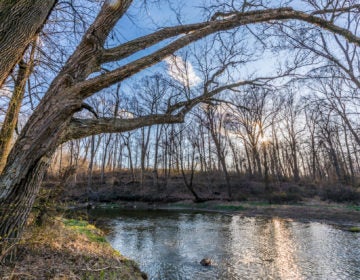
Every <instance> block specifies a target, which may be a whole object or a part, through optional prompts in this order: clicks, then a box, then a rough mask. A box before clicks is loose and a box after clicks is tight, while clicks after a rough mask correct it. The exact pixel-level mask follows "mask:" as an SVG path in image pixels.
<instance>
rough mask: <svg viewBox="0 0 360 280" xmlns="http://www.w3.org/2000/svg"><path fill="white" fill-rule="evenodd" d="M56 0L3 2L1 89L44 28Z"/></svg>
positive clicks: (0, 21)
mask: <svg viewBox="0 0 360 280" xmlns="http://www.w3.org/2000/svg"><path fill="white" fill-rule="evenodd" d="M56 2H57V1H56V0H42V1H38V0H17V1H0V11H1V12H0V34H1V36H0V50H1V56H0V65H1V67H0V88H1V87H2V85H3V83H4V82H5V80H6V78H7V77H8V76H9V74H10V72H11V71H12V69H13V68H14V66H15V65H16V64H17V63H18V62H19V61H20V59H21V57H22V55H23V53H24V51H25V49H26V48H27V46H28V45H29V44H30V42H31V41H32V40H33V39H34V37H35V36H36V34H37V33H38V32H39V31H40V30H41V27H42V25H43V24H44V22H45V21H46V19H47V17H48V16H49V14H50V11H51V10H52V8H53V7H54V5H55V3H56Z"/></svg>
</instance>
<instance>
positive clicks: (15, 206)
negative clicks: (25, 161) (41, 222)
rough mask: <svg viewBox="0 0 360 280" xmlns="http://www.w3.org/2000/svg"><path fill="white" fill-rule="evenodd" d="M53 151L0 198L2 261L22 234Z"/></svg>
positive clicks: (0, 248) (0, 251)
mask: <svg viewBox="0 0 360 280" xmlns="http://www.w3.org/2000/svg"><path fill="white" fill-rule="evenodd" d="M53 152H54V150H52V151H50V152H49V153H48V155H49V156H47V157H42V158H41V159H39V160H38V161H37V162H36V163H35V164H34V166H32V167H31V168H29V171H28V173H27V174H24V176H23V177H22V179H21V180H17V182H16V183H15V184H13V185H12V188H11V191H10V193H9V194H8V195H7V197H5V198H3V199H1V200H0V205H1V208H0V261H1V260H2V258H3V257H5V256H6V255H7V254H8V253H9V250H11V248H12V247H13V245H14V244H16V243H17V241H18V239H19V237H20V236H21V233H22V230H23V227H24V224H25V222H26V220H27V217H28V215H29V213H30V211H31V208H32V206H33V204H34V200H35V198H36V196H37V193H38V191H39V189H40V185H41V184H40V183H41V181H42V179H43V177H44V174H45V171H46V169H47V167H48V164H49V162H50V158H51V157H50V155H51V154H52V153H53ZM18 164H21V163H18Z"/></svg>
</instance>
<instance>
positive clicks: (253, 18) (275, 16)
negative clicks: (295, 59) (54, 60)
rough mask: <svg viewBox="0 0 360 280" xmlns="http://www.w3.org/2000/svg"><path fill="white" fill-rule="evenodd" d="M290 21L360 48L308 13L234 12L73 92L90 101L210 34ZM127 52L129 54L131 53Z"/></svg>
mask: <svg viewBox="0 0 360 280" xmlns="http://www.w3.org/2000/svg"><path fill="white" fill-rule="evenodd" d="M286 19H297V20H301V21H305V22H308V23H310V24H313V25H317V26H319V27H321V28H323V29H326V30H328V31H331V32H333V33H335V34H338V35H341V36H343V37H344V38H346V39H347V40H348V41H349V42H352V43H355V44H357V45H359V46H360V38H359V37H357V36H356V35H355V34H353V33H351V32H350V31H349V30H347V29H345V28H342V27H339V26H337V25H335V24H333V23H331V22H329V21H326V20H324V19H321V18H319V17H316V16H313V15H309V14H306V13H304V12H300V11H295V10H293V9H292V8H279V9H268V10H263V11H252V12H246V13H240V12H234V14H233V16H231V17H227V18H225V19H224V20H215V21H209V22H207V24H204V26H205V27H203V28H200V29H197V30H194V31H192V32H190V33H188V34H187V35H184V36H182V37H181V38H179V39H177V40H175V41H174V42H172V43H170V44H168V45H167V46H165V47H164V48H161V49H159V50H157V51H155V52H154V53H152V54H150V55H147V56H145V57H142V58H140V59H138V60H136V61H133V62H131V63H129V64H127V65H124V66H122V67H120V68H117V69H115V70H113V71H110V72H108V73H105V74H102V75H100V76H98V77H95V78H92V79H90V80H86V81H83V82H80V83H77V84H76V85H75V86H74V87H73V90H74V92H76V93H78V94H80V96H81V97H82V98H86V97H88V96H90V95H92V94H94V93H96V92H98V91H99V90H101V89H103V88H106V87H108V86H110V85H112V84H114V83H117V82H120V81H122V80H124V79H126V78H128V77H130V76H132V75H134V74H136V73H138V72H139V71H141V70H143V69H145V68H147V67H150V66H152V65H154V64H156V63H158V62H160V61H161V60H163V59H164V58H165V57H167V56H169V55H171V54H173V53H174V52H175V51H177V50H179V49H180V48H182V47H184V46H187V45H188V44H190V43H192V42H195V41H197V40H199V39H201V38H204V37H206V36H208V35H210V34H213V33H215V32H218V31H224V30H229V29H232V28H235V27H239V26H243V25H248V24H254V23H261V22H269V21H271V20H286ZM178 28H181V27H178ZM175 30H176V28H175V27H174V28H172V29H171V32H170V33H168V32H163V33H161V31H158V32H160V34H162V36H164V37H163V38H160V37H157V36H155V37H153V36H151V35H148V37H147V38H148V40H149V41H150V44H153V43H154V42H155V41H161V39H162V40H163V39H166V38H168V37H166V36H171V35H172V34H176V31H175ZM182 32H183V30H182ZM158 34H159V33H158ZM169 34H171V35H169ZM154 40H155V41H154ZM151 42H152V43H151ZM145 45H146V43H145V42H144V43H143V45H142V46H145ZM120 49H121V47H119V48H118V49H117V52H115V53H116V55H115V54H114V53H113V55H112V57H113V58H115V57H116V56H120V55H121V54H120ZM135 50H136V49H135ZM126 52H127V53H128V52H129V50H128V51H126ZM108 57H109V56H108Z"/></svg>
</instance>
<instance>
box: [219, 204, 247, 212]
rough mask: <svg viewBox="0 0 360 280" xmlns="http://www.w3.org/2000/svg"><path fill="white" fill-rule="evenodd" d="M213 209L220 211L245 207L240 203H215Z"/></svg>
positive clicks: (239, 209) (240, 209) (237, 209)
mask: <svg viewBox="0 0 360 280" xmlns="http://www.w3.org/2000/svg"><path fill="white" fill-rule="evenodd" d="M214 209H216V210H222V211H242V210H245V207H244V206H242V205H217V206H215V207H214Z"/></svg>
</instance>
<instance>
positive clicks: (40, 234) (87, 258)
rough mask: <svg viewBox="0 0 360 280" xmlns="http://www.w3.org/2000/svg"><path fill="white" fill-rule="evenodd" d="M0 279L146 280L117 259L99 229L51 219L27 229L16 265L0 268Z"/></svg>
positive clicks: (132, 265)
mask: <svg viewBox="0 0 360 280" xmlns="http://www.w3.org/2000/svg"><path fill="white" fill-rule="evenodd" d="M0 279H4V280H5V279H13V280H15V279H36V280H41V279H44V280H45V279H46V280H48V279H54V280H55V279H62V280H66V279H69V280H70V279H100V280H101V279H114V280H116V279H126V280H128V279H133V280H141V279H147V277H146V275H145V274H144V273H142V272H141V271H140V269H139V268H138V266H137V265H136V263H135V262H133V261H131V260H129V259H126V258H125V257H123V256H121V255H120V253H119V252H117V251H115V250H114V249H113V248H112V247H111V246H110V245H109V244H108V243H107V242H106V240H105V238H104V237H103V236H102V233H101V231H100V230H99V229H97V228H95V227H94V226H93V225H90V224H88V223H87V222H85V221H78V220H67V219H62V218H53V219H52V220H51V221H50V222H47V224H46V225H43V226H41V227H39V226H31V227H29V228H28V229H27V232H26V233H25V235H24V238H23V240H22V241H21V242H20V244H19V246H18V248H17V259H16V261H13V262H10V263H7V264H6V265H5V264H0Z"/></svg>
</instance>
